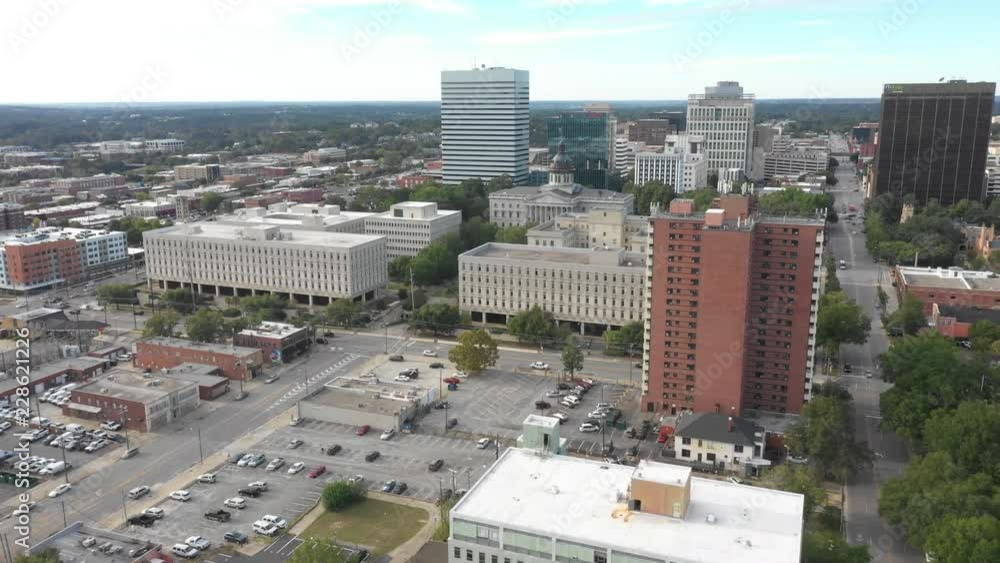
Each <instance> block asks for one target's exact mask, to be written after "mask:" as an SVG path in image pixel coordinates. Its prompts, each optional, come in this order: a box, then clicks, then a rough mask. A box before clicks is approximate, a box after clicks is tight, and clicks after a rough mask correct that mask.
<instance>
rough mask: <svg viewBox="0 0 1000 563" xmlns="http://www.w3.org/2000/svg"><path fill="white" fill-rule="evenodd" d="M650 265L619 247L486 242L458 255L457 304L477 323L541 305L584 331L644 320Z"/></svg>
mask: <svg viewBox="0 0 1000 563" xmlns="http://www.w3.org/2000/svg"><path fill="white" fill-rule="evenodd" d="M645 274H646V264H645V260H644V257H643V256H642V255H640V254H632V253H627V252H625V250H623V249H621V248H617V249H607V250H605V249H593V250H591V249H583V248H549V247H542V246H530V245H526V244H500V243H487V244H484V245H482V246H480V247H478V248H474V249H472V250H470V251H468V252H466V253H464V254H462V255H460V256H459V257H458V306H459V309H461V310H462V311H465V312H468V313H469V314H470V315H471V316H472V320H473V321H478V322H482V323H488V322H495V323H506V322H507V320H508V319H509V317H511V316H513V315H516V314H517V313H520V312H522V311H525V310H527V309H530V308H531V307H533V306H535V305H538V306H539V307H541V308H542V309H544V310H546V311H548V312H550V313H552V316H553V317H554V318H555V319H556V320H557V321H558V322H567V323H571V324H572V325H573V326H574V327H577V326H578V327H579V329H580V332H581V333H585V332H586V329H587V328H590V329H591V332H595V333H599V332H602V331H603V330H604V329H606V328H617V327H621V326H623V325H625V324H626V323H630V322H641V321H642V319H643V316H642V315H643V300H644V298H643V295H644V289H645V281H644V277H645Z"/></svg>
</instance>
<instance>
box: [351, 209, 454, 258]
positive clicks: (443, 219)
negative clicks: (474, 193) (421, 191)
mask: <svg viewBox="0 0 1000 563" xmlns="http://www.w3.org/2000/svg"><path fill="white" fill-rule="evenodd" d="M461 226H462V212H461V211H448V210H444V209H438V206H437V204H436V203H433V202H425V201H404V202H402V203H397V204H395V205H393V206H391V207H390V208H389V211H387V212H385V213H379V214H376V215H373V216H371V217H368V218H367V219H365V232H366V233H368V234H370V235H382V236H384V237H386V239H387V243H386V248H387V250H388V253H389V258H398V257H399V256H416V255H417V253H418V252H420V251H421V250H423V249H424V248H427V246H429V245H430V244H431V243H432V242H434V241H436V240H438V239H440V238H443V237H446V236H448V235H452V234H454V235H457V234H458V230H459V228H460V227H461Z"/></svg>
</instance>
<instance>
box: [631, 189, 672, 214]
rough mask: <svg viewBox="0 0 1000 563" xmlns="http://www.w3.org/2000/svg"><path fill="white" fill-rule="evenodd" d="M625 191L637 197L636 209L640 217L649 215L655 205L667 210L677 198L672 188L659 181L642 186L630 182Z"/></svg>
mask: <svg viewBox="0 0 1000 563" xmlns="http://www.w3.org/2000/svg"><path fill="white" fill-rule="evenodd" d="M624 191H625V193H630V194H632V195H633V196H634V197H635V209H636V212H637V213H639V214H640V215H648V214H649V210H650V207H651V206H652V205H653V204H657V205H659V206H660V208H661V209H663V210H666V209H668V208H669V207H670V202H671V201H672V200H673V199H674V198H675V197H677V194H676V193H675V192H674V189H673V188H672V187H671V186H668V185H666V184H664V183H663V182H659V181H652V182H646V183H645V184H642V185H641V186H640V185H636V184H633V183H631V182H630V183H628V184H626V185H625V189H624Z"/></svg>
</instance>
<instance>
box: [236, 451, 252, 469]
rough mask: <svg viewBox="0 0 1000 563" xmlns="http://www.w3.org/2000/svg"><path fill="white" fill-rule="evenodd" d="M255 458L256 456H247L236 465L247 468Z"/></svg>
mask: <svg viewBox="0 0 1000 563" xmlns="http://www.w3.org/2000/svg"><path fill="white" fill-rule="evenodd" d="M254 457H255V456H254V454H246V455H244V456H243V457H241V458H240V460H239V461H237V462H236V465H237V466H239V467H246V466H247V465H248V464H249V463H250V462H251V461H253V459H254Z"/></svg>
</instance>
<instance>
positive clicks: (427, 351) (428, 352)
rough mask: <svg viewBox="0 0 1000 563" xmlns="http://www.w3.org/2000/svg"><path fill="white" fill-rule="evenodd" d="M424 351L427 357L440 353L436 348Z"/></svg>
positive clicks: (434, 356)
mask: <svg viewBox="0 0 1000 563" xmlns="http://www.w3.org/2000/svg"><path fill="white" fill-rule="evenodd" d="M422 353H423V355H424V357H426V358H436V357H437V355H438V353H437V352H436V351H434V350H424V351H423V352H422Z"/></svg>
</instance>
